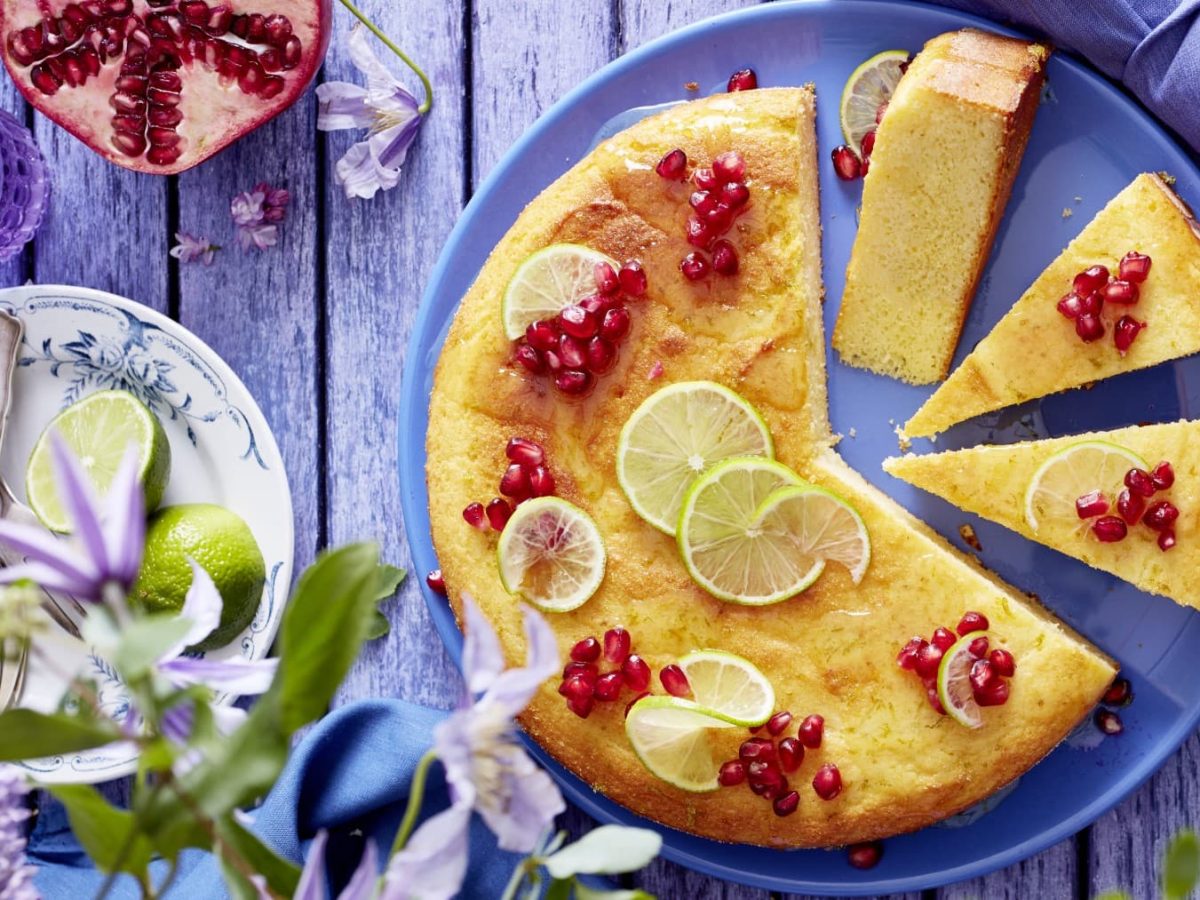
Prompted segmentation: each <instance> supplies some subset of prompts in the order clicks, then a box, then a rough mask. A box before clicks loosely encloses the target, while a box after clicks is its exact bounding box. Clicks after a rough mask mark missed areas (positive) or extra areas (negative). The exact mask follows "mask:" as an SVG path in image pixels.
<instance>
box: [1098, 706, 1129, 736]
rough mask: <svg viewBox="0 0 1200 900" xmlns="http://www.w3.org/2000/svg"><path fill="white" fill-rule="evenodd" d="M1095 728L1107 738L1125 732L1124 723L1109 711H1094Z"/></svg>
mask: <svg viewBox="0 0 1200 900" xmlns="http://www.w3.org/2000/svg"><path fill="white" fill-rule="evenodd" d="M1096 727H1097V728H1099V729H1100V730H1101V731H1103V732H1104V733H1105V734H1107V735H1108V736H1109V737H1114V736H1116V735H1118V734H1120V733H1121V732H1122V731H1124V730H1125V723H1124V722H1122V721H1121V717H1120V716H1118V715H1117V714H1116V713H1115V712H1113V711H1112V710H1111V709H1098V710H1096Z"/></svg>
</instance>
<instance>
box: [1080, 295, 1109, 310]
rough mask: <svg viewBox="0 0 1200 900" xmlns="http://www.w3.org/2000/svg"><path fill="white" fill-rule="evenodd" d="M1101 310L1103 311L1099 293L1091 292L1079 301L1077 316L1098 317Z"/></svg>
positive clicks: (1102, 301)
mask: <svg viewBox="0 0 1200 900" xmlns="http://www.w3.org/2000/svg"><path fill="white" fill-rule="evenodd" d="M1102 309H1104V298H1103V297H1102V296H1101V295H1100V292H1099V291H1093V292H1092V293H1090V294H1088V295H1087V296H1086V297H1084V298H1083V299H1082V300H1080V301H1079V314H1080V315H1081V316H1098V315H1100V311H1101V310H1102Z"/></svg>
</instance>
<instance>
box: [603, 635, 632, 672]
mask: <svg viewBox="0 0 1200 900" xmlns="http://www.w3.org/2000/svg"><path fill="white" fill-rule="evenodd" d="M632 646H633V640H632V638H630V636H629V632H628V631H626V630H625V629H624V628H610V629H608V631H606V632H604V658H605V659H607V660H608V661H609V662H610V663H616V664H618V665H620V664H621V663H623V662H625V660H626V659H627V658H628V657H629V649H630V647H632Z"/></svg>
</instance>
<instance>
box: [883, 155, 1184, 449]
mask: <svg viewBox="0 0 1200 900" xmlns="http://www.w3.org/2000/svg"><path fill="white" fill-rule="evenodd" d="M1130 254H1133V255H1132V256H1130ZM1126 257H1130V259H1136V260H1137V265H1138V268H1137V270H1136V271H1134V270H1131V269H1130V267H1129V263H1128V262H1126V263H1125V264H1124V266H1123V265H1122V261H1123V260H1125V259H1126ZM1143 258H1144V259H1143ZM1099 266H1103V267H1104V271H1103V272H1100V271H1093V267H1099ZM1123 269H1124V271H1122V270H1123ZM1143 269H1144V271H1142V270H1143ZM1088 272H1092V274H1093V276H1098V277H1097V278H1096V281H1095V282H1093V283H1091V284H1089V283H1088V278H1087V277H1086V276H1087V273H1088ZM1123 276H1124V277H1123ZM1131 276H1132V277H1131ZM1110 281H1111V282H1116V284H1114V285H1112V286H1110V285H1109V282H1110ZM1124 282H1130V283H1132V284H1133V285H1134V287H1133V288H1132V289H1130V288H1128V287H1123V286H1122V283H1124ZM1095 287H1099V290H1098V291H1093V290H1092V288H1095ZM1131 290H1132V293H1130V292H1131ZM1085 292H1086V294H1085ZM1118 292H1124V293H1123V294H1119V293H1118ZM1107 293H1111V294H1112V295H1113V298H1110V299H1109V300H1108V301H1107V302H1104V303H1103V304H1101V305H1100V311H1099V313H1098V314H1094V313H1093V314H1091V315H1092V316H1094V318H1087V316H1088V315H1089V313H1088V311H1087V310H1086V309H1083V308H1081V304H1082V303H1083V302H1084V301H1087V300H1088V298H1089V297H1092V301H1091V302H1093V303H1095V299H1096V298H1102V297H1104V296H1105V295H1106V294H1107ZM1072 295H1073V296H1074V297H1075V298H1076V299H1074V300H1072V299H1071V297H1072ZM1130 296H1132V299H1133V301H1134V302H1132V303H1130V302H1127V301H1128V299H1129V298H1130ZM1114 298H1115V299H1114ZM1197 351H1200V225H1197V223H1196V220H1195V219H1194V218H1193V217H1192V212H1191V210H1189V209H1188V208H1187V206H1186V205H1184V203H1183V202H1182V201H1181V200H1180V199H1179V198H1178V197H1177V196H1176V195H1175V192H1174V191H1172V190H1171V188H1170V187H1168V186H1167V184H1166V183H1165V182H1164V181H1163V180H1162V178H1160V177H1159V176H1158V175H1139V176H1138V177H1137V178H1136V179H1134V181H1133V183H1132V184H1130V185H1129V186H1128V187H1127V188H1125V189H1124V190H1123V191H1121V193H1119V194H1117V196H1116V197H1114V198H1113V199H1112V200H1111V201H1110V202H1109V203H1108V205H1107V206H1105V207H1104V209H1102V210H1101V211H1100V212H1099V213H1098V214H1097V215H1096V217H1095V218H1094V219H1092V221H1091V222H1089V223H1088V225H1087V227H1085V228H1084V229H1083V231H1081V232H1080V233H1079V236H1078V237H1076V238H1075V240H1073V241H1071V243H1070V244H1069V245H1067V248H1066V249H1065V250H1064V251H1063V252H1062V253H1061V254H1059V257H1058V259H1056V260H1055V261H1054V262H1052V263H1051V264H1050V266H1049V267H1048V268H1047V269H1046V270H1045V271H1044V272H1043V273H1042V274H1041V275H1040V276H1038V279H1037V280H1036V281H1035V282H1034V283H1033V284H1032V285H1031V286H1030V288H1029V290H1027V291H1026V292H1025V293H1024V294H1023V295H1022V296H1021V298H1020V299H1019V300H1018V301H1017V302H1016V303H1015V304H1014V305H1013V308H1012V309H1011V310H1010V311H1009V312H1008V313H1007V314H1005V316H1004V318H1002V319H1001V320H1000V321H999V322H998V323H996V327H995V328H993V329H992V331H991V333H989V334H988V336H987V337H985V338H984V339H983V340H982V341H980V342H979V344H978V345H977V346H976V347H975V349H974V350H973V351H971V353H970V355H969V356H967V358H966V359H964V360H963V361H962V364H961V365H960V366H959V367H958V368H957V369H955V370H954V373H953V374H952V375H951V376H950V377H949V378H948V379H947V380H946V383H945V384H943V385H942V386H941V387H939V388H938V389H937V390H936V391H935V392H934V394H933V396H931V397H930V398H929V399H928V400H926V401H925V404H924V405H923V406H922V407H921V408H920V409H918V410H917V412H916V414H915V415H913V417H912V419H911V420H909V422H908V423H907V424H906V425H905V426H904V431H905V433H906V434H907V435H909V436H910V437H925V436H929V435H932V434H936V433H937V432H939V431H943V430H945V429H946V428H948V427H949V426H951V425H953V424H954V423H956V422H961V421H963V420H965V419H969V418H971V417H972V416H977V415H979V414H980V413H985V412H990V411H991V410H995V409H1000V408H1002V407H1005V406H1012V405H1013V404H1015V403H1021V402H1023V401H1025V400H1032V399H1034V398H1036V397H1045V396H1047V395H1049V394H1054V393H1057V392H1058V391H1065V390H1067V389H1068V388H1073V387H1079V386H1081V385H1084V384H1088V383H1090V382H1093V381H1097V380H1098V379H1101V378H1108V377H1109V376H1112V375H1119V374H1121V373H1122V372H1130V371H1132V370H1134V369H1143V368H1145V367H1147V366H1152V365H1155V364H1157V363H1160V362H1165V361H1166V360H1170V359H1178V358H1179V357H1182V356H1188V355H1190V354H1192V353H1196V352H1197Z"/></svg>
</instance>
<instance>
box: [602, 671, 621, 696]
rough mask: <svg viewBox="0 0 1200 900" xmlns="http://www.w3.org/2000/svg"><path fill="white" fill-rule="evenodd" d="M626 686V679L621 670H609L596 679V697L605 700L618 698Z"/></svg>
mask: <svg viewBox="0 0 1200 900" xmlns="http://www.w3.org/2000/svg"><path fill="white" fill-rule="evenodd" d="M624 686H625V679H624V678H623V677H622V676H621V673H620V672H609V673H608V674H606V675H601V676H600V677H599V678H597V679H596V699H597V700H603V701H605V702H608V701H611V700H616V699H617V698H618V697H620V696H621V688H623V687H624Z"/></svg>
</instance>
